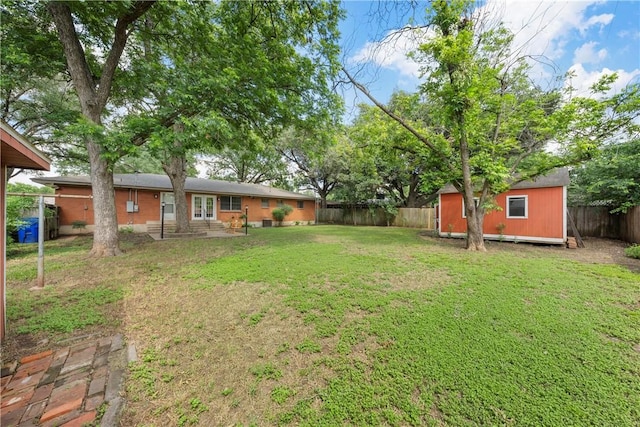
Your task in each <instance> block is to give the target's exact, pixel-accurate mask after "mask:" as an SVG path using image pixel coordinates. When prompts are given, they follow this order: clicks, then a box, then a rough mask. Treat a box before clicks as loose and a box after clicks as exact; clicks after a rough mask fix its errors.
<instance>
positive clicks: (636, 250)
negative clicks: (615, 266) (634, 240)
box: [624, 244, 640, 259]
mask: <svg viewBox="0 0 640 427" xmlns="http://www.w3.org/2000/svg"><path fill="white" fill-rule="evenodd" d="M624 254H625V255H626V256H628V257H629V258H635V259H640V245H636V244H633V245H631V246H629V247H628V248H625V250H624Z"/></svg>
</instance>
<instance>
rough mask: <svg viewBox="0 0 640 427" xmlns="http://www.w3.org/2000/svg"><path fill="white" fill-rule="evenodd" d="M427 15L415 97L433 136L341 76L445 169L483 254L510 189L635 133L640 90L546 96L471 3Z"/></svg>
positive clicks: (500, 32)
mask: <svg viewBox="0 0 640 427" xmlns="http://www.w3.org/2000/svg"><path fill="white" fill-rule="evenodd" d="M428 13H429V19H428V20H429V22H430V23H431V27H432V30H433V34H434V35H433V36H432V37H431V38H430V39H429V40H428V41H426V42H425V43H423V44H422V45H421V46H420V47H419V49H418V50H417V51H416V52H414V54H413V55H414V58H415V59H416V60H417V61H419V62H420V63H421V64H423V65H422V72H423V83H422V85H421V87H420V91H421V94H422V96H423V97H424V98H425V99H426V100H427V103H428V104H429V105H431V106H432V109H431V118H432V120H433V123H434V126H433V127H432V128H431V129H430V130H428V131H426V132H425V131H424V130H421V129H417V128H415V127H414V126H412V124H411V123H410V121H408V120H406V119H404V118H403V117H402V116H400V115H398V114H395V113H394V112H393V111H391V110H390V109H389V108H388V107H387V106H385V105H384V104H382V103H380V102H379V101H377V100H376V99H375V98H374V97H373V96H372V95H371V94H370V93H369V91H368V90H367V88H366V87H365V86H363V85H362V84H360V83H358V82H357V81H356V80H355V79H354V78H353V76H352V75H351V74H350V73H349V72H348V70H346V69H344V72H345V74H346V75H347V77H348V78H349V79H350V80H351V81H352V82H353V83H354V84H355V85H356V87H358V89H360V90H361V91H362V92H363V93H365V95H367V96H369V97H370V98H371V100H372V101H373V102H374V103H375V104H376V105H377V106H378V107H379V108H381V109H382V110H383V111H384V112H385V113H386V114H387V115H389V116H390V117H392V118H394V119H395V120H396V121H398V123H400V124H401V125H402V126H404V127H405V128H406V129H407V130H409V131H410V132H411V133H412V134H413V135H414V136H415V137H416V138H417V139H418V140H420V141H421V142H422V143H423V144H424V145H425V146H426V147H428V148H429V149H430V150H432V151H433V153H434V155H435V156H436V157H437V158H438V159H439V160H440V162H441V165H442V167H443V168H444V169H445V170H448V173H449V174H450V175H449V176H451V178H452V184H453V185H454V186H455V188H456V189H457V190H458V191H459V192H460V193H462V194H463V198H464V201H465V210H466V212H465V213H466V217H467V248H468V249H470V250H480V251H484V250H485V247H484V240H483V222H484V215H485V213H486V212H487V211H488V210H490V209H492V208H493V207H494V198H495V196H496V195H497V194H499V193H501V192H503V191H505V190H506V189H508V188H509V186H510V185H512V184H514V183H515V182H518V181H521V180H526V179H530V178H533V177H535V176H537V175H540V174H544V173H546V172H548V171H550V170H551V169H553V168H555V167H558V166H565V165H569V164H577V163H579V162H581V161H584V160H585V159H587V158H589V157H590V156H592V155H593V153H594V152H595V151H597V149H598V147H599V146H600V145H601V144H602V143H603V142H604V141H606V140H607V138H609V137H610V136H611V135H612V134H615V133H616V132H619V131H621V130H622V129H630V128H631V129H632V128H634V124H633V120H634V119H635V118H636V117H637V116H638V114H639V113H640V108H638V103H639V97H638V93H639V91H638V89H639V86H638V85H631V86H629V87H627V88H626V89H625V90H624V91H623V92H622V93H618V94H616V95H613V96H610V97H603V94H604V93H606V92H607V91H608V90H609V89H610V84H611V83H612V82H613V80H614V77H605V78H604V79H602V80H601V81H600V82H598V83H597V84H596V85H594V86H593V88H592V89H593V92H594V94H598V95H599V96H600V97H601V98H600V99H598V100H596V99H595V97H593V98H578V97H568V96H564V95H565V94H563V93H562V92H561V91H557V90H556V91H551V92H545V91H542V90H541V89H539V88H538V87H536V86H535V85H534V84H533V83H532V82H531V81H530V79H529V78H528V76H527V72H528V70H529V66H528V64H527V62H526V60H525V58H522V57H518V55H517V54H516V53H514V52H512V51H511V50H510V44H511V41H512V39H513V37H512V35H511V34H510V33H509V32H508V31H507V30H505V29H504V28H503V27H502V26H500V25H498V26H493V27H491V26H490V25H489V23H488V17H487V16H485V15H481V14H480V13H479V12H478V10H477V9H474V7H473V3H471V2H468V1H461V0H456V1H443V0H437V1H434V2H432V4H431V7H430V9H429V10H428ZM405 31H406V29H405ZM549 143H554V145H555V147H556V148H555V151H554V152H551V151H550V150H548V148H549ZM545 149H546V150H545ZM474 198H477V199H478V202H477V203H476V202H474Z"/></svg>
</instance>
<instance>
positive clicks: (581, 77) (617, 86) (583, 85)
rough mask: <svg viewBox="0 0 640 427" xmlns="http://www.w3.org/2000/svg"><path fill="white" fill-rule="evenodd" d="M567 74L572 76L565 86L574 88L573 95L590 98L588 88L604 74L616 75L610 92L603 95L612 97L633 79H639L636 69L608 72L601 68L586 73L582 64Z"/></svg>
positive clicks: (639, 70) (639, 71)
mask: <svg viewBox="0 0 640 427" xmlns="http://www.w3.org/2000/svg"><path fill="white" fill-rule="evenodd" d="M569 72H570V73H572V74H573V77H571V79H569V80H567V82H566V83H565V86H566V85H571V86H572V87H573V88H574V92H573V94H574V95H576V96H584V97H590V96H592V94H591V90H590V87H591V86H593V84H594V83H596V82H597V81H598V80H600V78H601V77H602V76H603V75H605V74H613V73H614V72H615V73H617V74H618V80H617V81H616V82H615V83H614V84H613V85H612V87H611V90H610V91H609V92H608V93H607V94H605V95H609V96H610V95H613V94H615V93H618V92H620V91H621V90H622V89H623V88H624V87H625V86H626V85H627V84H629V83H630V82H632V81H633V80H634V79H638V78H640V68H636V69H635V70H632V71H625V70H610V69H608V68H603V69H602V70H597V71H587V70H585V68H584V67H583V66H582V64H574V65H573V66H572V67H571V68H570V69H569Z"/></svg>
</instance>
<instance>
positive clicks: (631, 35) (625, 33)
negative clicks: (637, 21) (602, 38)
mask: <svg viewBox="0 0 640 427" xmlns="http://www.w3.org/2000/svg"><path fill="white" fill-rule="evenodd" d="M618 37H620V38H621V39H631V40H639V39H640V31H633V30H622V31H618Z"/></svg>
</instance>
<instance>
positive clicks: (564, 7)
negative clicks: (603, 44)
mask: <svg viewBox="0 0 640 427" xmlns="http://www.w3.org/2000/svg"><path fill="white" fill-rule="evenodd" d="M597 3H598V1H595V0H584V1H568V2H557V1H540V2H535V1H530V0H488V1H487V3H486V4H485V6H483V7H482V8H481V9H479V11H478V12H479V13H480V14H483V15H485V16H489V17H491V18H490V19H492V20H493V21H499V20H500V19H502V20H503V22H504V24H505V26H506V27H507V28H508V29H509V30H511V31H512V32H513V33H514V43H513V49H514V51H516V52H517V54H518V56H521V55H530V56H532V57H535V58H538V59H539V58H548V60H549V61H544V60H543V62H546V63H548V62H553V61H557V60H559V59H561V58H562V57H563V56H564V55H565V54H566V47H567V44H568V43H569V42H570V41H572V40H573V39H574V38H575V37H576V32H578V33H580V34H581V35H582V36H584V35H585V33H586V31H588V30H589V29H591V28H594V27H597V26H600V27H602V26H604V25H608V24H609V23H610V22H611V20H612V19H613V15H611V14H601V15H592V16H588V8H589V7H590V6H592V5H594V4H597ZM430 34H431V32H427V31H425V30H422V29H421V30H417V31H413V32H412V31H403V32H401V33H398V32H389V33H387V34H386V36H385V37H384V39H383V40H382V41H375V42H367V43H366V44H365V45H364V46H363V47H362V48H361V49H360V50H359V51H358V52H357V53H356V54H355V55H353V56H352V57H351V58H350V59H351V61H352V62H355V63H373V64H376V65H378V66H380V67H382V68H386V69H390V70H395V71H398V72H400V73H401V74H402V75H404V76H413V77H418V76H419V74H420V73H419V70H420V66H419V65H418V64H417V63H416V62H415V61H413V60H411V59H409V58H407V53H409V52H411V51H412V50H414V49H415V48H416V47H417V46H418V45H419V44H420V43H421V42H423V41H424V40H425V39H426V37H428V36H429V35H430ZM585 53H586V52H585ZM604 54H606V51H604V52H603V51H600V52H597V53H596V57H598V55H604ZM584 62H585V63H586V62H587V61H584ZM533 65H534V67H535V68H536V69H534V70H533V71H534V74H539V75H541V76H547V77H550V76H551V75H552V74H554V73H550V72H549V71H548V70H547V71H544V70H542V69H541V68H545V67H544V66H543V65H540V64H539V63H537V62H536V63H533Z"/></svg>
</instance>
